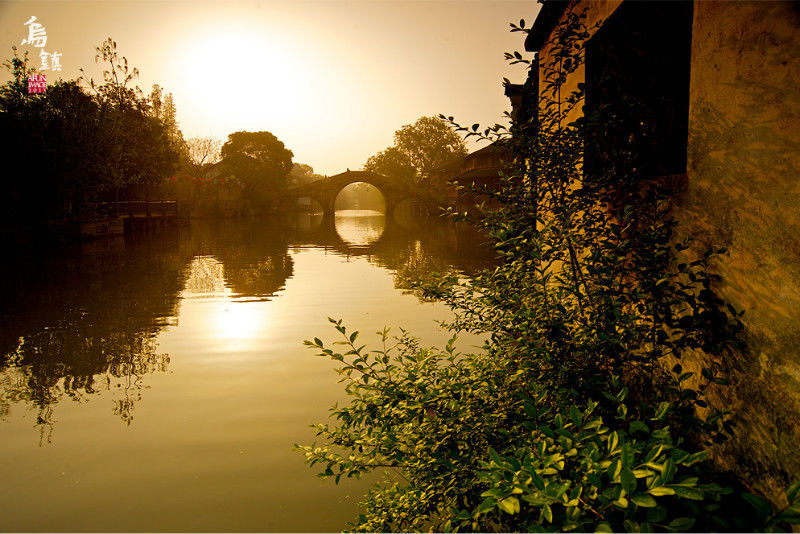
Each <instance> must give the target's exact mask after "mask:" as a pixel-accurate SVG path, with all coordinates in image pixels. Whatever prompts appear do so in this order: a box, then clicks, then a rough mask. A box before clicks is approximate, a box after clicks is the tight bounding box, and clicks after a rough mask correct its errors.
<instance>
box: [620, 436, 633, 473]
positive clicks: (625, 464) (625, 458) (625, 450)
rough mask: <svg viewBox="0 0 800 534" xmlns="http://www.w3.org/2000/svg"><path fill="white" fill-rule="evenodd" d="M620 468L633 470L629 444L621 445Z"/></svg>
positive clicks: (631, 452)
mask: <svg viewBox="0 0 800 534" xmlns="http://www.w3.org/2000/svg"><path fill="white" fill-rule="evenodd" d="M621 460H622V468H623V469H629V470H630V469H631V468H633V449H632V447H631V444H630V443H629V442H627V441H626V442H625V443H624V444H623V445H622V456H621Z"/></svg>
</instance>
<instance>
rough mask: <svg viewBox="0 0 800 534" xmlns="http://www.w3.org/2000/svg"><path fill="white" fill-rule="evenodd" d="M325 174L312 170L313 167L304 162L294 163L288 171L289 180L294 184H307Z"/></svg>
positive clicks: (320, 178)
mask: <svg viewBox="0 0 800 534" xmlns="http://www.w3.org/2000/svg"><path fill="white" fill-rule="evenodd" d="M323 178H325V176H323V175H321V174H317V173H315V172H314V167H312V166H311V165H307V164H305V163H295V164H294V166H293V167H292V170H291V172H290V173H289V180H291V182H292V183H293V184H295V185H301V184H307V183H311V182H316V181H317V180H322V179H323Z"/></svg>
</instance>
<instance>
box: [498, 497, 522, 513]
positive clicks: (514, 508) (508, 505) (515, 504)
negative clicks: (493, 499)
mask: <svg viewBox="0 0 800 534" xmlns="http://www.w3.org/2000/svg"><path fill="white" fill-rule="evenodd" d="M497 506H498V507H499V508H500V509H501V510H502V511H504V512H506V513H508V514H512V515H513V514H516V513H518V512H519V499H517V498H516V497H507V498H505V499H503V500H502V501H500V502H498V503H497Z"/></svg>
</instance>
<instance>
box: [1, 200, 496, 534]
mask: <svg viewBox="0 0 800 534" xmlns="http://www.w3.org/2000/svg"><path fill="white" fill-rule="evenodd" d="M480 242H481V238H480V236H479V235H477V234H475V233H474V232H471V231H469V230H468V229H464V228H457V227H454V226H453V225H452V224H445V223H441V222H434V221H430V220H428V221H425V220H417V221H408V220H407V221H405V222H402V223H401V222H397V221H395V220H394V219H392V218H388V220H387V217H385V216H383V215H380V214H376V213H374V212H339V213H338V214H337V217H335V218H323V217H322V216H320V215H307V214H306V215H298V216H292V217H282V218H273V219H253V220H227V221H194V222H193V224H192V227H191V228H186V229H180V230H175V231H172V232H167V233H164V234H162V235H155V236H135V237H133V238H118V239H110V240H101V241H95V242H92V243H88V244H83V245H80V246H76V247H73V248H69V249H63V250H58V251H53V250H50V251H46V252H45V251H39V252H37V253H32V252H27V253H24V252H20V251H15V252H13V251H7V253H6V255H5V258H4V259H2V260H0V275H2V279H3V283H2V285H1V286H0V302H1V303H2V304H0V355H1V356H0V358H1V359H0V435H1V436H2V439H1V440H0V480H2V484H0V530H3V531H312V532H314V531H339V530H342V529H344V528H346V527H347V522H348V521H349V520H352V519H353V518H354V517H355V516H356V515H357V513H358V509H357V501H358V499H359V498H360V496H361V495H363V493H364V492H365V491H366V490H367V489H368V487H369V485H370V484H371V481H369V480H361V481H353V480H344V481H342V483H341V484H340V485H339V486H336V485H334V484H333V481H332V480H321V479H319V478H316V477H315V476H314V474H315V471H313V470H311V469H309V468H308V467H307V466H306V465H304V464H303V457H302V455H301V454H300V453H298V452H295V451H293V450H292V446H293V445H294V444H295V443H301V444H310V443H311V442H313V440H314V434H313V430H311V428H310V427H309V425H310V424H311V423H315V422H320V421H324V420H326V418H327V413H328V408H330V406H331V405H332V404H333V403H334V402H337V401H338V402H340V403H341V402H342V401H344V400H345V399H346V397H345V396H344V395H343V391H342V385H341V384H338V383H337V379H338V375H336V374H335V372H334V371H333V369H334V365H333V363H332V362H331V361H329V360H325V359H322V358H319V357H317V356H315V355H314V352H313V351H311V350H309V349H308V348H306V347H304V346H303V345H302V341H303V340H304V339H310V338H313V337H314V336H318V337H321V338H323V339H326V340H330V341H333V340H335V336H334V334H336V332H335V331H334V330H333V329H332V328H331V327H330V325H329V323H328V320H327V318H328V317H334V318H337V319H339V318H341V319H343V320H344V322H345V324H346V325H347V326H348V327H349V328H354V329H358V330H360V331H361V332H362V334H361V337H360V339H363V340H364V341H365V342H368V341H376V346H377V336H375V335H374V334H373V333H374V332H376V331H378V330H380V329H382V328H383V327H384V326H390V327H393V328H394V329H395V331H398V332H399V330H398V329H399V328H400V327H402V328H405V329H407V330H409V331H411V332H412V333H414V334H416V335H418V336H419V337H420V338H421V339H422V341H423V343H424V344H431V345H433V344H435V345H440V346H441V345H443V344H444V342H445V341H446V339H447V338H448V337H449V335H448V333H447V332H445V331H442V330H441V329H440V328H439V327H438V324H437V321H438V320H443V319H447V318H449V317H450V316H451V315H450V311H449V310H448V309H447V308H446V307H445V306H443V305H442V304H440V303H431V302H423V301H421V300H420V299H419V298H418V297H417V296H416V295H415V294H414V293H413V292H411V291H409V290H408V289H407V287H408V285H407V282H406V280H407V279H408V278H409V277H414V276H416V275H418V274H420V273H425V272H430V271H444V270H453V271H457V272H472V271H474V270H476V269H478V268H481V267H483V266H486V265H487V263H488V261H489V260H488V258H489V256H490V255H489V254H488V252H487V249H486V248H484V247H482V246H480V245H479V243H480ZM479 344H480V340H479V339H475V338H463V339H462V340H461V342H460V343H459V346H460V348H461V349H462V350H464V351H468V350H470V348H471V347H472V346H476V345H479Z"/></svg>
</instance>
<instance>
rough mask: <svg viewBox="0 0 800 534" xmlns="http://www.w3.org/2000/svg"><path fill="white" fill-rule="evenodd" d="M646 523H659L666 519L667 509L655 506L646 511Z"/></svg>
mask: <svg viewBox="0 0 800 534" xmlns="http://www.w3.org/2000/svg"><path fill="white" fill-rule="evenodd" d="M646 518H647V522H648V523H660V522H662V521H663V520H664V519H666V518H667V509H666V508H665V507H663V506H656V507H655V508H650V509H649V510H647V515H646Z"/></svg>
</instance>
